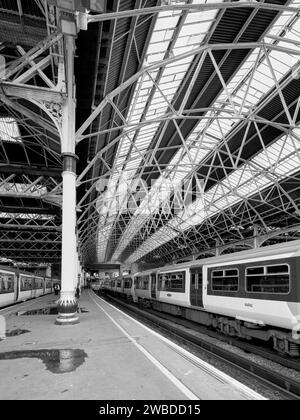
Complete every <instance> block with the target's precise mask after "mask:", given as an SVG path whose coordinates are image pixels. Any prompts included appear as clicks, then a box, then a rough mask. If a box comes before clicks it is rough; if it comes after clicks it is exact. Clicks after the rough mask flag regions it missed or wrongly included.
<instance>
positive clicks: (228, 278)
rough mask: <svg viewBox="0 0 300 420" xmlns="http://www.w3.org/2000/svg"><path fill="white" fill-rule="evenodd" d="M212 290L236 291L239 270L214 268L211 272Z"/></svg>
mask: <svg viewBox="0 0 300 420" xmlns="http://www.w3.org/2000/svg"><path fill="white" fill-rule="evenodd" d="M211 280H212V284H211V287H212V290H213V291H216V292H237V291H238V288H239V270H238V269H237V268H231V269H228V270H216V271H212V273H211Z"/></svg>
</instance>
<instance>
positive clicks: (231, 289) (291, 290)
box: [107, 240, 300, 356]
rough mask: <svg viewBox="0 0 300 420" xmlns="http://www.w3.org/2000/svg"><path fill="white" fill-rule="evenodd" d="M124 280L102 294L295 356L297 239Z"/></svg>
mask: <svg viewBox="0 0 300 420" xmlns="http://www.w3.org/2000/svg"><path fill="white" fill-rule="evenodd" d="M129 278H130V277H128V276H126V277H124V278H123V279H122V278H119V279H117V283H118V287H116V288H115V289H114V288H111V287H107V291H109V290H110V291H111V292H117V293H118V294H119V295H124V296H127V298H130V299H131V300H133V301H138V302H143V303H145V304H146V305H147V306H151V307H153V308H154V309H156V310H159V311H163V312H168V313H172V314H174V315H178V316H182V317H184V318H187V319H190V320H193V321H195V322H199V323H201V324H204V325H207V326H211V327H214V328H216V329H218V330H220V331H222V332H223V333H225V334H229V335H231V336H237V337H241V338H246V339H251V338H257V339H261V340H264V341H269V340H271V341H272V342H273V347H274V348H275V349H276V350H278V351H280V352H282V353H287V354H289V355H291V356H299V354H300V338H299V337H300V240H299V241H293V242H289V243H283V244H279V245H272V246H269V247H264V248H259V249H255V250H247V251H242V252H237V253H233V254H226V255H222V256H218V257H211V258H205V259H202V260H198V261H193V262H188V263H182V264H176V265H175V264H174V265H169V266H165V267H162V268H159V269H156V270H149V271H145V272H140V273H136V274H135V275H133V276H131V282H130V280H129ZM130 285H131V287H129V286H130ZM125 286H126V287H125ZM297 331H299V333H297Z"/></svg>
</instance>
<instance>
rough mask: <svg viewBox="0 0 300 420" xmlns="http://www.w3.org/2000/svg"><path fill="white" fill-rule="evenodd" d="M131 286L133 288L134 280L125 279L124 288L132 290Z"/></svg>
mask: <svg viewBox="0 0 300 420" xmlns="http://www.w3.org/2000/svg"><path fill="white" fill-rule="evenodd" d="M131 286H132V279H130V278H129V279H125V280H124V288H125V289H130V288H131Z"/></svg>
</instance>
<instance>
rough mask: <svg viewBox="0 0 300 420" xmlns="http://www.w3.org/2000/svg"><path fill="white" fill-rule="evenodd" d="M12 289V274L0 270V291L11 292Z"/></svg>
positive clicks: (2, 292)
mask: <svg viewBox="0 0 300 420" xmlns="http://www.w3.org/2000/svg"><path fill="white" fill-rule="evenodd" d="M13 291H14V275H13V274H9V273H2V272H0V293H1V294H4V293H12V292H13Z"/></svg>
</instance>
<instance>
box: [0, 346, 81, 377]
mask: <svg viewBox="0 0 300 420" xmlns="http://www.w3.org/2000/svg"><path fill="white" fill-rule="evenodd" d="M86 357H87V354H86V353H85V351H84V350H79V349H63V350H21V351H11V352H6V353H0V360H14V359H23V358H31V359H33V358H36V359H40V360H42V362H43V363H44V364H45V365H46V368H47V370H49V371H50V372H52V373H68V372H73V371H74V370H75V369H77V368H78V367H79V366H80V365H82V364H83V363H84V361H85V358H86Z"/></svg>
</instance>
